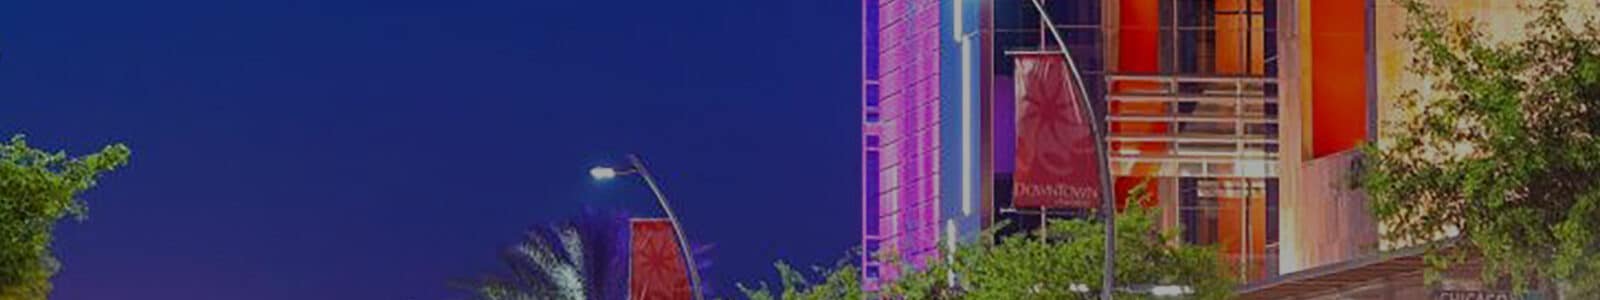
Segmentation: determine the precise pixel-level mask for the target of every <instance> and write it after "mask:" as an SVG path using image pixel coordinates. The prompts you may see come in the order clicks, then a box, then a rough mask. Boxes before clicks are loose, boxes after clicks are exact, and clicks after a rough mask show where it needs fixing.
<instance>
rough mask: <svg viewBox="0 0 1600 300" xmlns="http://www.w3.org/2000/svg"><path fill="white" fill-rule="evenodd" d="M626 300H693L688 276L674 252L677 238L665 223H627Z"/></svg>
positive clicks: (658, 220)
mask: <svg viewBox="0 0 1600 300" xmlns="http://www.w3.org/2000/svg"><path fill="white" fill-rule="evenodd" d="M628 223H629V224H630V228H631V230H632V232H630V233H629V234H630V235H631V236H632V237H631V238H630V240H631V241H630V243H629V252H630V253H631V254H630V255H629V260H628V299H634V300H686V299H691V298H693V296H694V294H693V292H694V291H693V290H691V289H690V288H689V275H688V274H689V273H687V270H688V269H687V268H684V265H683V264H684V263H683V255H680V254H679V253H678V251H680V249H681V248H679V247H678V242H677V241H678V239H677V236H676V235H674V234H673V233H672V223H671V222H669V221H667V219H631V220H629V222H628Z"/></svg>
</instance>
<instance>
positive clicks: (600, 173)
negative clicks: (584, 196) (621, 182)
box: [589, 167, 617, 180]
mask: <svg viewBox="0 0 1600 300" xmlns="http://www.w3.org/2000/svg"><path fill="white" fill-rule="evenodd" d="M589 176H590V177H594V179H595V180H607V179H611V178H615V177H617V169H612V168H607V167H594V168H593V169H589Z"/></svg>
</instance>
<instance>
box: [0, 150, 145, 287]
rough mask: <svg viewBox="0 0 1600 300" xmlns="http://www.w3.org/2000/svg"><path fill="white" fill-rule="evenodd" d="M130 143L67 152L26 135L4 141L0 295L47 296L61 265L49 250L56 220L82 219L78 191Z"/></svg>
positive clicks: (113, 164)
mask: <svg viewBox="0 0 1600 300" xmlns="http://www.w3.org/2000/svg"><path fill="white" fill-rule="evenodd" d="M128 156H129V151H128V147H126V146H123V145H121V144H116V145H111V146H106V147H105V148H104V149H101V150H100V152H99V153H95V154H90V155H86V156H80V157H68V156H67V155H66V154H65V153H62V152H54V153H51V152H45V151H42V150H39V149H34V148H31V147H29V146H28V143H27V142H26V141H25V140H24V139H23V137H22V136H20V135H18V136H14V137H12V138H11V140H10V142H0V299H3V300H11V299H45V297H46V296H47V295H49V294H50V277H51V276H52V275H54V274H55V272H56V270H57V269H59V268H60V264H59V263H57V262H56V260H55V258H54V257H53V256H52V255H51V254H50V240H51V234H52V230H53V229H54V226H55V223H56V221H57V220H60V219H61V218H64V217H67V216H72V217H77V218H82V217H83V216H84V213H85V210H86V209H87V206H85V204H84V202H83V200H82V199H79V198H78V195H79V194H80V193H82V192H84V191H86V190H88V189H89V188H92V187H94V186H95V181H96V179H97V178H99V177H100V174H101V173H104V172H108V171H111V170H113V169H116V168H117V167H119V166H122V165H124V164H126V163H127V162H128Z"/></svg>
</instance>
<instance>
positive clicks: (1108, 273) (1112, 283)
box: [1031, 0, 1117, 300]
mask: <svg viewBox="0 0 1600 300" xmlns="http://www.w3.org/2000/svg"><path fill="white" fill-rule="evenodd" d="M1031 2H1033V7H1034V8H1035V9H1037V11H1038V12H1039V20H1042V21H1044V24H1045V27H1048V28H1050V34H1051V35H1053V36H1055V38H1056V45H1057V46H1058V47H1061V56H1062V57H1066V60H1067V69H1068V70H1072V79H1073V80H1074V81H1076V82H1077V83H1076V84H1074V85H1076V86H1078V95H1080V96H1081V97H1079V98H1080V99H1083V108H1084V109H1083V110H1081V111H1082V112H1083V115H1084V116H1083V119H1084V121H1086V122H1089V129H1090V131H1092V132H1093V133H1094V139H1095V141H1094V154H1095V157H1094V158H1095V160H1097V161H1099V163H1100V167H1099V168H1097V169H1098V170H1099V171H1100V202H1101V203H1100V204H1101V208H1100V210H1101V213H1102V214H1104V218H1105V220H1103V221H1104V222H1105V224H1106V241H1105V243H1106V253H1105V260H1106V264H1105V274H1101V276H1102V277H1103V278H1102V280H1101V285H1102V286H1101V287H1100V298H1101V299H1108V300H1109V299H1111V294H1112V293H1111V292H1112V291H1113V290H1114V289H1115V288H1116V274H1117V267H1116V261H1117V259H1116V258H1117V243H1116V242H1117V223H1116V215H1117V202H1116V201H1115V200H1114V199H1112V196H1111V195H1112V194H1113V192H1112V190H1111V162H1110V160H1111V159H1110V158H1109V156H1107V155H1108V154H1106V152H1107V151H1106V133H1105V130H1104V129H1101V128H1100V122H1099V121H1098V119H1096V118H1095V117H1094V104H1093V103H1090V102H1089V92H1088V91H1087V90H1084V88H1083V76H1081V75H1079V74H1078V63H1077V62H1075V61H1073V60H1072V53H1071V52H1068V51H1067V43H1066V42H1064V41H1062V39H1061V31H1060V30H1058V29H1056V24H1055V22H1053V21H1050V14H1049V13H1045V11H1044V4H1043V3H1039V0H1032V1H1031Z"/></svg>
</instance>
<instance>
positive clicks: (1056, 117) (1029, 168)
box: [1012, 52, 1100, 208]
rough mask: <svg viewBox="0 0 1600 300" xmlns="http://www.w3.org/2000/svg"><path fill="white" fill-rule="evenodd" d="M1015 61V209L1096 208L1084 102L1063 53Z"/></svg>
mask: <svg viewBox="0 0 1600 300" xmlns="http://www.w3.org/2000/svg"><path fill="white" fill-rule="evenodd" d="M1012 57H1013V58H1015V59H1016V77H1015V80H1016V84H1017V88H1016V99H1017V100H1016V101H1017V103H1016V106H1017V119H1016V122H1017V131H1016V132H1017V156H1016V168H1017V169H1016V173H1015V174H1013V177H1012V178H1013V184H1012V205H1013V206H1015V207H1019V208H1093V207H1096V206H1097V204H1098V203H1099V201H1097V200H1098V199H1099V198H1098V196H1099V195H1100V191H1099V186H1100V179H1099V173H1098V171H1097V170H1096V169H1095V167H1096V166H1095V157H1094V155H1095V152H1094V142H1095V141H1094V133H1093V132H1091V131H1092V130H1091V129H1090V128H1089V125H1090V124H1089V123H1088V122H1090V120H1084V119H1083V111H1086V110H1088V109H1089V108H1087V107H1083V103H1084V102H1083V99H1082V98H1081V97H1085V95H1082V94H1081V93H1080V92H1079V91H1080V89H1079V87H1078V86H1077V85H1078V84H1080V83H1078V82H1073V79H1072V78H1073V77H1072V73H1071V70H1068V69H1067V64H1066V61H1065V60H1064V59H1063V58H1062V57H1061V54H1060V53H1044V52H1041V53H1013V54H1012Z"/></svg>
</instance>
